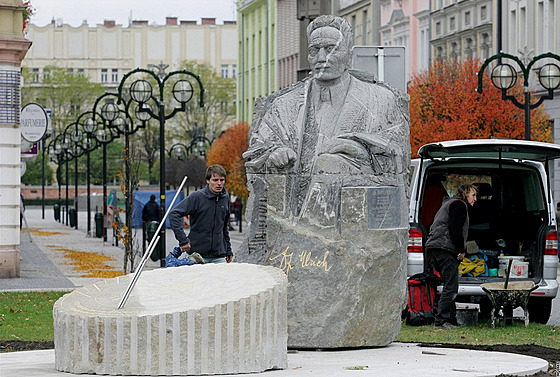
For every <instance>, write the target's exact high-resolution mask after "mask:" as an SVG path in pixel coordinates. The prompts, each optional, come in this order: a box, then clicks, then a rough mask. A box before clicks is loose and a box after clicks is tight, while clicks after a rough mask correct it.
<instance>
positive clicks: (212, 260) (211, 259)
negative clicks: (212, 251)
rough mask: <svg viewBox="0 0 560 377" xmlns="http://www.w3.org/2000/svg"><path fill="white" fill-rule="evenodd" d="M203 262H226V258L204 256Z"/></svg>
mask: <svg viewBox="0 0 560 377" xmlns="http://www.w3.org/2000/svg"><path fill="white" fill-rule="evenodd" d="M204 263H226V258H225V257H222V258H204Z"/></svg>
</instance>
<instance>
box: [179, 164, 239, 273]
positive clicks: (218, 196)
mask: <svg viewBox="0 0 560 377" xmlns="http://www.w3.org/2000/svg"><path fill="white" fill-rule="evenodd" d="M225 183H226V171H225V169H224V168H223V166H221V165H212V166H209V167H208V169H206V187H205V188H204V189H202V190H198V191H195V192H194V193H192V194H190V195H189V196H187V197H186V198H185V199H183V200H182V201H181V202H180V203H179V204H177V206H175V207H174V208H173V209H172V210H171V212H170V213H169V223H170V224H171V229H172V230H173V233H174V234H175V238H176V239H177V241H178V242H179V247H180V249H181V251H183V252H187V253H190V252H197V253H199V254H200V255H202V257H203V258H204V263H226V262H227V263H230V262H231V261H232V260H233V252H232V250H231V241H230V236H229V217H230V206H229V204H230V198H229V194H228V193H227V191H226V189H225V187H224V186H225ZM187 215H188V216H189V219H190V227H189V230H190V231H189V235H188V236H187V235H186V234H185V231H184V230H183V217H184V216H187Z"/></svg>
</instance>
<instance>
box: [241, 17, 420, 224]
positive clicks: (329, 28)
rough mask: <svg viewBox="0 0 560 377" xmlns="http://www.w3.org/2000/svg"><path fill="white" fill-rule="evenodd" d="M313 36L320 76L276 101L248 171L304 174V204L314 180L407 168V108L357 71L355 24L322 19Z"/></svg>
mask: <svg viewBox="0 0 560 377" xmlns="http://www.w3.org/2000/svg"><path fill="white" fill-rule="evenodd" d="M307 36H308V43H309V56H308V59H309V65H310V67H311V69H312V76H311V77H310V78H308V79H306V80H304V81H302V82H299V83H297V84H295V85H294V86H293V87H291V88H288V89H287V90H285V91H282V92H279V93H276V94H275V95H273V96H272V98H271V99H270V101H271V102H270V103H268V104H267V106H266V107H267V108H266V109H265V110H264V115H262V118H260V119H256V121H255V123H254V124H253V130H252V135H251V140H250V148H249V150H248V151H247V152H246V154H245V155H244V157H245V158H246V160H247V161H248V163H247V168H248V170H249V171H251V170H253V171H262V170H263V169H266V171H268V172H281V173H284V174H296V175H297V176H298V179H296V181H297V182H294V184H296V185H298V186H299V187H298V189H297V190H295V191H293V190H292V192H294V193H295V194H296V195H298V196H299V197H300V198H302V197H305V196H306V194H308V186H309V183H310V181H311V178H310V176H311V175H312V174H346V175H356V174H373V175H376V174H382V173H401V172H403V171H404V170H406V169H407V168H408V159H409V147H408V119H407V113H406V112H405V111H404V110H406V103H405V101H404V100H402V98H400V97H399V94H395V93H394V92H393V91H392V90H391V89H390V88H388V87H387V86H385V85H382V84H376V83H375V82H374V81H373V80H372V78H369V80H363V77H360V78H357V77H355V76H354V75H353V74H352V73H351V72H349V68H350V66H351V59H352V52H351V48H352V41H353V36H352V29H351V27H350V25H349V24H348V22H346V21H345V20H344V19H342V18H339V17H335V16H321V17H319V18H317V19H316V20H315V21H313V22H312V23H311V24H310V25H309V27H308V29H307ZM399 101H400V102H402V104H401V105H402V106H398V105H396V103H398V102H399ZM258 116H259V114H257V116H256V118H257V117H258ZM301 200H303V199H300V202H301ZM299 207H301V205H300V206H299ZM300 210H301V208H300ZM296 215H297V214H296Z"/></svg>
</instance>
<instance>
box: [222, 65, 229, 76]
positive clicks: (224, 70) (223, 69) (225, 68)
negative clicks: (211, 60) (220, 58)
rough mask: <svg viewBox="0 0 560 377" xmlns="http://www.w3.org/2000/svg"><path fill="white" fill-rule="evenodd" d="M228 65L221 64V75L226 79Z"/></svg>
mask: <svg viewBox="0 0 560 377" xmlns="http://www.w3.org/2000/svg"><path fill="white" fill-rule="evenodd" d="M228 73H229V66H228V65H226V64H222V77H223V78H225V79H227V78H228V77H229V75H228Z"/></svg>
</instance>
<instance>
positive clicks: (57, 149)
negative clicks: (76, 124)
mask: <svg viewBox="0 0 560 377" xmlns="http://www.w3.org/2000/svg"><path fill="white" fill-rule="evenodd" d="M54 153H55V154H57V155H59V154H62V145H60V143H59V142H57V143H56V144H55V145H54Z"/></svg>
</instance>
